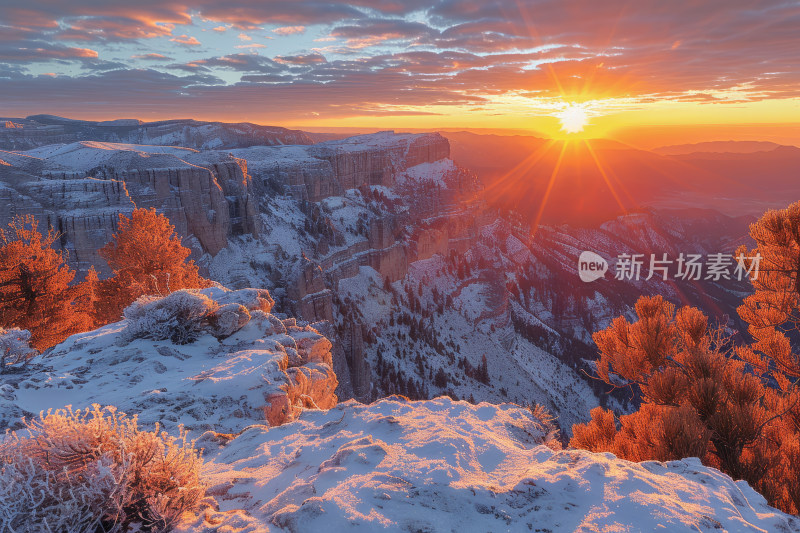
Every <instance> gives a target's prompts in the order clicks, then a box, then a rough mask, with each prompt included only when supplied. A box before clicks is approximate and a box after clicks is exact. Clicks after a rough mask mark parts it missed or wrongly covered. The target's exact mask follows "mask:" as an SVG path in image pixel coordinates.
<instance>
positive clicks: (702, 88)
mask: <svg viewBox="0 0 800 533" xmlns="http://www.w3.org/2000/svg"><path fill="white" fill-rule="evenodd" d="M799 49H800V2H797V1H791V2H785V1H779V0H761V1H744V0H704V1H702V2H700V1H681V0H677V1H673V2H665V1H663V0H638V1H633V0H630V1H617V0H607V1H597V0H487V1H474V0H407V1H402V0H356V1H352V2H335V1H334V2H326V1H321V0H312V1H305V0H295V1H291V2H290V1H274V0H260V1H255V0H226V1H224V2H220V1H219V0H199V1H196V2H191V5H189V4H188V3H187V2H185V1H175V0H135V1H133V2H131V1H129V0H125V1H117V0H69V1H60V2H53V1H51V0H25V1H18V0H11V1H9V0H4V1H3V2H2V3H0V116H5V117H24V116H26V115H30V114H36V113H51V114H58V115H61V116H68V117H72V118H85V119H111V118H139V119H142V120H158V119H165V118H184V117H191V118H196V119H203V120H222V121H227V122H236V121H248V122H255V123H260V124H273V125H283V126H287V127H301V128H302V127H306V128H315V129H325V128H334V127H337V128H362V127H363V128H379V129H381V128H382V129H389V128H395V129H403V128H420V129H428V128H430V129H442V128H450V129H459V128H483V129H489V130H515V131H525V132H527V131H530V132H533V133H536V134H541V135H546V136H550V137H564V136H570V135H576V134H579V135H584V136H595V137H602V136H612V137H613V136H615V135H616V136H620V137H624V136H626V135H627V137H629V138H631V139H636V137H637V133H636V132H637V131H646V130H647V131H650V130H653V127H654V126H658V127H661V126H663V127H664V128H666V129H667V130H669V129H670V128H672V130H676V128H677V130H679V131H682V132H684V135H685V132H686V131H692V132H694V136H695V137H708V138H725V136H726V135H728V136H729V137H731V138H733V137H737V138H738V137H741V136H744V137H747V136H755V137H757V138H760V139H763V140H777V141H783V142H789V141H791V140H792V139H797V140H796V141H795V142H796V143H800V133H798V132H800V55H798V52H797V50H799ZM575 113H577V114H578V115H580V116H581V117H583V118H584V119H585V120H584V122H586V121H588V124H585V127H583V128H582V131H580V132H576V133H574V134H569V133H567V131H565V124H564V121H563V120H561V118H563V116H564V115H565V114H566V115H567V116H574V115H575ZM579 122H580V121H579ZM701 125H703V127H700V126H701ZM709 125H710V126H709ZM743 125H746V126H747V127H746V128H743V127H742V126H743ZM728 126H730V127H728ZM734 126H735V127H734ZM687 127H688V128H687ZM648 128H649V130H648ZM567 129H569V128H567ZM672 130H670V131H672ZM677 130H676V131H677ZM659 131H661V130H659ZM737 132H738V133H737ZM693 140H704V138H702V139H693Z"/></svg>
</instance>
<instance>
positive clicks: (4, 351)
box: [0, 327, 38, 373]
mask: <svg viewBox="0 0 800 533" xmlns="http://www.w3.org/2000/svg"><path fill="white" fill-rule="evenodd" d="M30 340H31V332H30V331H28V330H26V329H17V328H10V329H3V328H1V327H0V373H2V372H3V370H4V369H5V368H6V365H19V364H25V363H27V362H28V360H29V359H30V358H31V357H33V356H34V355H36V354H37V353H38V352H37V351H36V350H34V349H33V348H31V345H30Z"/></svg>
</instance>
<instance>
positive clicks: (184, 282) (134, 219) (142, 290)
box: [97, 208, 210, 322]
mask: <svg viewBox="0 0 800 533" xmlns="http://www.w3.org/2000/svg"><path fill="white" fill-rule="evenodd" d="M190 254H191V250H189V249H188V248H186V247H185V246H183V245H182V244H181V240H180V238H179V237H178V235H177V234H176V233H175V227H174V226H173V225H171V224H170V223H169V220H168V219H167V217H165V216H164V215H161V214H159V213H157V212H156V210H155V209H154V208H150V209H135V210H134V211H133V213H132V214H131V216H130V218H128V217H126V216H125V215H122V214H120V216H119V228H118V231H117V233H115V234H114V236H113V239H112V240H111V242H109V243H108V244H107V245H106V246H104V247H103V248H102V249H101V250H100V255H101V257H103V259H105V260H106V261H107V262H108V265H109V266H110V267H111V270H112V272H113V276H112V277H111V278H109V279H108V280H105V281H104V282H103V283H102V284H101V286H100V287H99V290H98V293H99V294H98V304H97V306H98V315H99V316H100V317H102V319H103V321H104V322H111V321H114V320H117V319H118V318H119V317H120V316H121V314H122V310H123V309H124V308H125V307H126V306H127V305H129V304H130V303H131V302H133V301H134V300H135V299H136V298H138V297H139V296H142V295H146V294H162V295H163V294H169V293H171V292H173V291H177V290H180V289H192V288H202V287H208V286H209V285H210V282H209V281H208V280H206V279H204V278H203V277H201V276H200V274H199V273H198V269H197V265H195V264H194V261H191V260H188V257H189V255H190Z"/></svg>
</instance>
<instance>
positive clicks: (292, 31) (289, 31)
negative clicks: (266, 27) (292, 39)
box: [272, 26, 306, 35]
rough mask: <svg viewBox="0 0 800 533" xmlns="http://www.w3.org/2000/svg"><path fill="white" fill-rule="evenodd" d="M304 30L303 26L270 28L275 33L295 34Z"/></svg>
mask: <svg viewBox="0 0 800 533" xmlns="http://www.w3.org/2000/svg"><path fill="white" fill-rule="evenodd" d="M305 31H306V27H305V26H284V27H282V28H275V29H274V30H272V33H276V34H278V35H295V34H298V33H304V32H305Z"/></svg>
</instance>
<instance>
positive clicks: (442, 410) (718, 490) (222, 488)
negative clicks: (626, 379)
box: [187, 397, 800, 533]
mask: <svg viewBox="0 0 800 533" xmlns="http://www.w3.org/2000/svg"><path fill="white" fill-rule="evenodd" d="M542 440H543V430H542V426H541V424H539V422H538V421H537V419H535V418H534V417H533V416H532V415H531V413H530V412H529V411H528V410H527V409H522V408H519V407H517V406H515V405H511V404H503V405H491V404H486V403H481V404H479V405H470V404H468V403H466V402H454V401H452V400H450V399H449V398H444V397H443V398H438V399H435V400H430V401H420V402H408V401H404V400H402V399H399V398H396V397H390V398H387V399H384V400H381V401H379V402H376V403H373V404H371V405H363V404H359V403H356V402H354V401H348V402H345V403H342V404H339V405H338V406H337V407H336V408H334V409H331V410H329V411H327V412H321V411H309V412H306V413H304V414H303V416H302V417H301V418H300V419H298V420H297V421H295V422H292V423H290V424H286V425H283V426H280V427H277V428H266V427H255V426H254V427H252V428H249V429H248V430H246V431H245V432H244V433H242V434H241V435H240V436H238V437H237V438H235V439H233V440H232V441H230V442H229V443H228V444H227V445H226V446H224V447H223V448H221V449H220V450H219V451H217V452H213V453H210V454H209V456H208V457H207V459H209V460H210V462H209V463H208V464H207V475H208V476H209V480H210V482H211V487H210V489H209V493H210V494H212V495H214V496H215V497H216V499H217V501H218V504H219V508H218V510H217V511H216V512H214V511H209V512H207V513H206V514H205V515H204V516H202V517H201V518H200V519H199V520H198V521H197V522H196V523H194V524H193V525H192V526H191V527H189V528H188V529H187V530H189V531H209V530H210V526H211V524H213V523H217V522H219V521H223V523H225V524H226V526H227V528H230V529H221V530H220V531H222V530H225V531H242V532H245V531H246V532H256V531H259V532H263V531H292V532H306V531H337V532H342V531H394V532H398V533H399V532H409V531H426V532H431V533H433V532H452V531H458V532H486V531H492V532H499V531H520V532H524V531H540V532H541V531H549V532H553V533H556V532H573V531H579V532H595V531H607V532H611V531H630V532H633V531H665V532H671V533H678V532H697V531H731V532H745V531H752V532H756V531H761V532H767V531H769V532H791V531H800V522H798V520H797V519H796V518H794V517H790V516H788V515H785V514H783V513H781V512H779V511H776V510H775V509H772V508H770V507H769V506H767V504H766V502H765V500H764V498H763V497H762V496H760V495H759V494H757V493H756V492H755V491H753V490H752V489H751V488H750V487H749V486H748V485H747V484H746V483H744V482H734V481H732V480H731V479H730V478H729V477H728V476H726V475H724V474H722V473H720V472H719V471H717V470H714V469H712V468H707V467H704V466H702V465H701V464H700V463H699V461H698V460H697V459H686V460H683V461H672V462H669V463H659V462H654V461H651V462H645V463H641V464H636V463H631V462H628V461H624V460H621V459H617V458H616V457H614V456H613V455H611V454H595V453H590V452H586V451H573V450H569V451H554V450H552V449H550V448H548V447H547V446H544V445H542Z"/></svg>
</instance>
